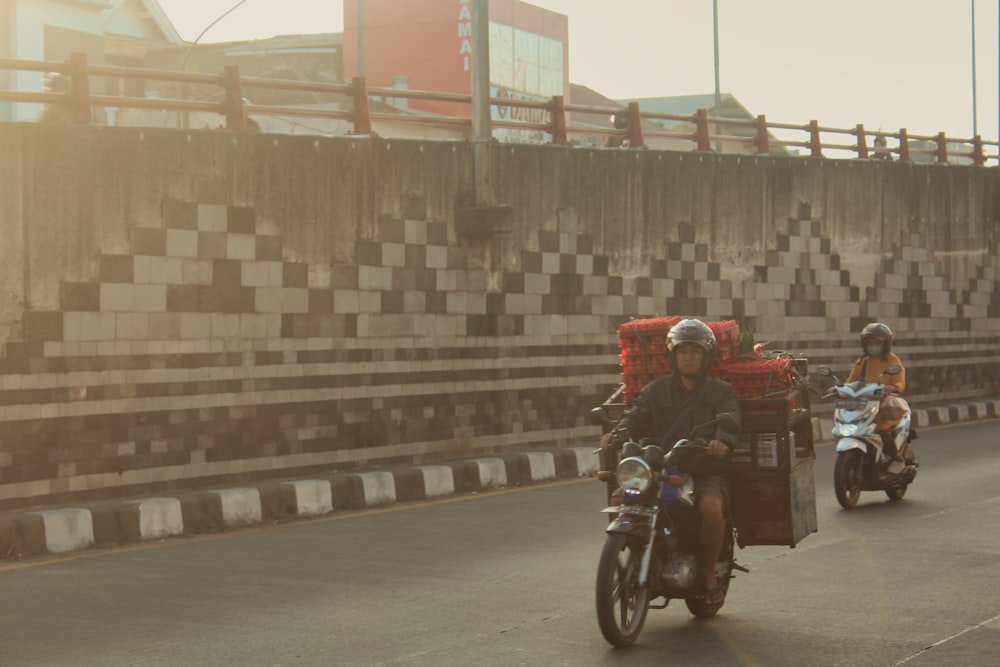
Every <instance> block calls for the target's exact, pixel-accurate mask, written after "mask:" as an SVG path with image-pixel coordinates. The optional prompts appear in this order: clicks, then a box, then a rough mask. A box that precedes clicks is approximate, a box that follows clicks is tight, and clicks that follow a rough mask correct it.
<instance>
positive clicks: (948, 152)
mask: <svg viewBox="0 0 1000 667" xmlns="http://www.w3.org/2000/svg"><path fill="white" fill-rule="evenodd" d="M4 69H6V70H15V71H29V72H57V73H62V74H65V75H67V77H68V78H69V89H68V91H67V92H65V93H61V92H60V93H56V92H24V91H14V90H0V102H2V101H7V102H28V103H39V104H45V105H56V106H59V107H61V108H63V109H64V110H68V121H69V122H72V123H77V124H90V123H92V122H93V117H94V108H95V107H104V108H109V107H115V108H126V109H147V110H158V111H168V112H178V113H180V112H209V113H217V114H220V115H222V116H223V117H224V119H225V127H226V128H227V129H233V130H243V129H252V128H253V127H254V125H255V123H254V121H252V120H251V119H250V117H251V116H273V117H301V118H317V119H334V120H342V121H346V122H348V123H350V124H351V130H350V131H349V132H348V134H352V135H366V134H372V133H373V131H372V123H373V121H376V122H383V123H401V124H416V125H424V126H436V127H448V128H452V129H454V130H456V131H457V132H458V133H459V134H460V136H462V137H469V136H471V133H472V120H471V118H470V117H466V116H446V115H440V114H430V113H422V114H412V113H408V112H406V111H405V110H400V111H399V112H392V113H390V112H387V111H380V112H375V111H372V110H371V105H370V100H371V99H372V98H383V99H412V100H420V101H423V102H443V103H450V104H459V105H468V107H469V109H470V111H471V107H472V96H471V95H466V94H456V93H440V92H432V91H421V90H409V89H397V88H381V87H369V86H367V84H366V82H365V79H364V78H361V77H359V78H355V79H353V80H352V81H351V82H350V83H340V84H338V83H321V82H311V81H295V80H287V79H270V78H261V77H244V76H241V75H240V72H239V69H238V68H237V67H235V66H227V67H225V68H224V70H223V71H222V72H221V73H219V74H204V73H194V72H181V71H172V70H154V69H145V68H139V67H119V66H106V65H91V64H89V63H88V61H87V57H86V55H85V54H81V53H75V54H73V55H72V56H71V57H70V59H69V60H68V61H66V62H54V61H36V60H19V59H10V58H5V59H0V70H4ZM95 76H98V77H114V78H121V79H137V80H142V81H144V82H150V81H158V82H167V83H171V82H172V83H176V84H189V85H191V84H193V85H203V86H210V87H214V88H216V89H217V90H216V91H215V97H216V98H217V99H182V98H159V97H157V98H147V97H133V96H122V95H100V94H94V93H93V92H92V91H91V86H90V77H95ZM247 88H258V89H267V90H271V91H297V92H309V93H317V94H334V95H343V96H347V97H349V98H350V99H351V104H350V108H349V109H336V108H327V107H324V108H318V107H301V106H280V105H264V104H251V103H249V102H248V101H247V99H246V98H245V96H244V93H243V91H244V89H247ZM220 94H221V95H220ZM490 102H491V104H492V105H493V106H494V107H495V108H498V109H504V108H510V107H512V108H521V109H536V110H541V111H542V112H543V114H542V116H543V117H544V118H545V122H530V121H528V120H505V119H502V118H501V119H494V120H493V121H492V126H493V127H494V128H505V129H511V130H529V131H538V132H544V133H546V134H548V135H549V136H550V137H551V143H553V144H570V143H574V141H577V140H575V139H573V138H572V137H580V136H588V135H592V136H599V137H603V138H612V139H615V140H616V141H615V143H616V144H617V145H624V146H627V147H629V148H642V147H647V146H648V144H649V140H651V139H666V140H670V141H672V142H674V143H675V145H676V146H679V147H681V148H680V149H681V150H684V149H687V150H694V151H705V152H711V151H713V150H719V149H720V147H722V146H724V147H725V148H726V151H725V152H738V153H744V154H752V155H771V154H774V153H775V147H780V148H782V149H785V150H784V151H783V152H785V153H788V152H791V153H792V154H796V155H804V156H807V157H814V158H822V157H833V156H832V155H830V153H835V154H837V155H838V156H841V157H851V158H861V159H865V158H881V159H898V160H901V161H904V162H908V161H930V162H936V163H940V164H948V163H953V162H962V163H969V164H974V165H979V166H985V165H987V164H988V163H989V162H991V161H992V164H998V163H1000V143H998V142H996V141H992V142H987V141H983V139H982V138H981V137H979V136H976V137H973V138H971V139H953V138H949V137H947V136H945V133H944V132H939V133H938V134H936V135H915V134H910V133H908V132H907V130H906V129H905V128H904V129H900V130H899V131H898V132H892V133H890V132H882V131H878V132H872V131H869V130H866V129H865V128H864V126H863V125H857V126H855V127H854V128H849V129H845V128H836V127H827V126H823V125H820V124H819V122H818V121H816V120H812V121H809V122H808V123H805V124H792V123H775V122H771V121H768V120H767V119H766V117H765V116H763V115H760V116H757V118H756V119H737V118H729V117H722V116H710V115H708V109H699V110H698V111H696V112H695V113H694V114H689V115H683V114H667V113H654V112H649V111H643V110H642V109H641V108H640V107H639V104H638V103H635V102H633V103H631V104H629V105H628V106H627V107H624V108H623V107H604V106H587V105H578V104H570V103H567V102H566V101H565V99H564V98H563V96H555V97H553V98H551V99H549V100H525V99H516V98H512V97H503V98H491V100H490ZM573 114H584V115H591V116H595V115H596V116H603V117H606V118H609V119H610V118H611V117H612V116H614V115H616V114H617V115H619V116H624V117H625V118H626V119H627V122H626V123H625V127H624V129H620V130H616V129H613V128H611V127H602V126H599V125H594V124H586V123H578V122H571V121H572V118H573ZM525 115H529V114H525ZM664 121H666V123H667V124H664V123H663V122H664ZM659 128H662V129H659ZM779 135H780V136H779ZM869 137H871V138H872V139H874V140H878V139H884V140H886V142H885V143H886V145H883V146H874V145H873V146H871V147H870V146H869ZM888 140H892V141H894V143H895V146H889V145H887V144H888ZM713 147H714V148H713ZM788 149H791V151H789V150H788ZM800 150H801V151H803V152H799V151H800Z"/></svg>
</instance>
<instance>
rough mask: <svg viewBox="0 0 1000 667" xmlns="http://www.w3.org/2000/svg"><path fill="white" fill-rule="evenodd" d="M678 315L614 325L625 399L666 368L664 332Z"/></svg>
mask: <svg viewBox="0 0 1000 667" xmlns="http://www.w3.org/2000/svg"><path fill="white" fill-rule="evenodd" d="M681 319H682V318H680V317H654V318H650V319H645V320H631V321H629V322H626V323H625V324H623V325H621V326H620V327H618V345H619V347H620V349H621V360H622V380H623V381H624V383H625V402H626V403H627V402H628V401H631V400H632V399H633V398H635V397H636V396H637V395H638V394H639V392H640V391H642V388H643V387H645V386H646V385H647V384H649V383H650V382H652V381H653V380H655V379H656V378H658V377H660V376H661V375H666V374H667V373H669V372H670V363H669V362H668V361H667V333H668V332H669V331H670V328H671V327H672V326H674V325H675V324H677V323H678V322H680V321H681Z"/></svg>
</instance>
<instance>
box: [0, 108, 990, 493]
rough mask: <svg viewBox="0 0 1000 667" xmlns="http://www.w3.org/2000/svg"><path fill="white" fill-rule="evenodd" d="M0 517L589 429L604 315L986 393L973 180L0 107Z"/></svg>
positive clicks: (985, 287)
mask: <svg viewBox="0 0 1000 667" xmlns="http://www.w3.org/2000/svg"><path fill="white" fill-rule="evenodd" d="M0 146H2V147H3V154H4V160H2V161H0V342H2V348H0V349H2V353H0V507H5V506H25V505H29V504H33V503H41V502H62V501H65V500H68V499H73V498H83V497H88V498H99V497H110V496H123V495H130V494H138V493H150V492H158V491H169V490H176V489H180V488H184V487H190V486H197V485H207V484H217V483H220V482H222V481H225V482H227V483H231V482H234V481H239V480H244V479H251V478H255V477H263V476H268V475H274V474H298V473H304V472H306V471H314V470H318V469H323V470H327V469H349V468H357V467H363V466H366V465H379V466H384V465H391V464H394V463H402V462H406V463H412V462H425V461H429V460H435V459H443V458H452V457H460V456H470V455H481V454H486V453H494V452H498V451H516V450H526V449H528V448H535V447H539V446H562V445H572V444H580V443H586V442H589V441H590V440H591V439H592V438H593V437H594V435H595V431H594V429H593V427H590V426H588V425H587V424H586V421H585V415H586V412H587V410H588V409H589V408H590V407H592V406H593V405H595V404H597V403H599V402H601V401H602V400H603V399H604V398H605V397H606V396H607V395H608V394H610V392H611V391H612V390H613V388H614V387H615V385H616V383H617V382H618V379H619V375H618V374H619V372H620V369H619V367H618V361H617V340H616V336H615V331H616V329H617V326H618V325H619V324H620V323H621V322H623V321H625V320H627V319H628V318H629V317H648V316H655V315H667V314H669V315H684V314H687V315H697V316H703V317H706V318H709V319H729V318H735V319H738V320H739V321H740V324H741V326H742V327H743V328H744V329H751V330H753V331H754V332H755V334H756V337H757V339H758V340H769V341H772V347H780V348H785V349H790V350H793V351H795V352H797V353H801V354H804V355H805V356H808V357H809V358H810V361H811V362H812V363H813V364H814V365H815V364H817V363H831V364H834V365H835V366H836V367H837V368H838V369H842V370H846V368H847V365H848V364H849V362H850V361H851V359H852V358H853V356H854V355H855V354H856V353H857V349H858V341H857V339H856V338H855V332H857V331H858V329H859V328H860V326H861V325H862V324H863V323H866V322H868V321H870V320H872V319H881V320H883V321H885V322H887V323H889V324H890V326H892V327H893V328H894V329H895V330H896V331H897V345H896V349H897V351H898V352H899V353H900V355H901V356H902V357H903V359H904V361H905V362H906V364H907V368H908V373H909V381H910V390H909V391H908V394H909V395H910V398H911V400H913V401H914V402H917V403H919V402H942V401H950V400H957V399H962V398H968V397H975V398H979V397H981V396H983V395H984V394H996V393H1000V387H998V386H997V384H998V372H997V371H998V368H1000V358H998V351H997V350H998V346H997V342H998V341H997V335H996V333H995V332H996V331H997V330H998V329H997V325H998V322H997V319H998V317H1000V296H998V294H1000V292H998V290H997V282H998V280H1000V272H998V260H997V259H996V252H995V251H996V233H997V222H996V217H997V212H998V206H997V192H998V186H997V172H996V170H994V169H984V168H972V167H955V166H951V167H945V166H918V165H912V164H901V163H888V164H887V163H875V162H866V161H823V160H812V159H805V158H781V159H777V158H773V159H772V158H747V157H739V156H710V155H697V154H691V153H664V152H656V151H601V150H588V149H573V148H565V147H555V146H509V145H498V146H495V147H493V154H492V159H491V163H492V165H493V173H494V176H495V185H496V194H497V200H498V201H499V202H500V203H502V204H507V205H509V206H511V207H512V216H511V218H510V220H509V221H507V222H505V223H503V225H502V230H499V231H500V233H496V234H491V235H468V234H466V233H464V232H463V230H464V229H465V228H464V227H462V225H460V224H458V223H457V222H456V221H457V220H459V219H460V218H461V217H462V216H460V215H459V212H460V211H462V210H464V208H465V207H466V206H468V205H469V204H472V203H474V199H473V193H472V183H473V181H474V179H473V175H472V164H473V161H472V152H471V147H470V146H469V145H467V144H464V143H458V142H433V141H425V142H418V141H402V140H392V141H389V140H380V139H372V138H368V137H362V138H329V139H326V138H315V137H295V136H273V135H267V134H260V135H254V134H246V133H230V132H224V131H204V132H183V131H178V130H148V129H147V130H139V129H128V128H70V127H43V126H35V125H18V124H7V125H0Z"/></svg>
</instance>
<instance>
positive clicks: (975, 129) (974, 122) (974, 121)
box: [970, 0, 979, 137]
mask: <svg viewBox="0 0 1000 667" xmlns="http://www.w3.org/2000/svg"><path fill="white" fill-rule="evenodd" d="M970 2H971V3H972V136H973V137H978V136H979V123H978V122H977V121H978V119H977V109H976V106H977V105H976V0H970Z"/></svg>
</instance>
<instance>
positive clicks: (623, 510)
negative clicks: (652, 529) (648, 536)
mask: <svg viewBox="0 0 1000 667" xmlns="http://www.w3.org/2000/svg"><path fill="white" fill-rule="evenodd" d="M601 511H602V512H607V513H608V514H627V515H629V516H655V515H656V513H657V512H659V509H658V508H656V507H646V506H644V505H612V506H611V507H605V508H604V509H602V510H601Z"/></svg>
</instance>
